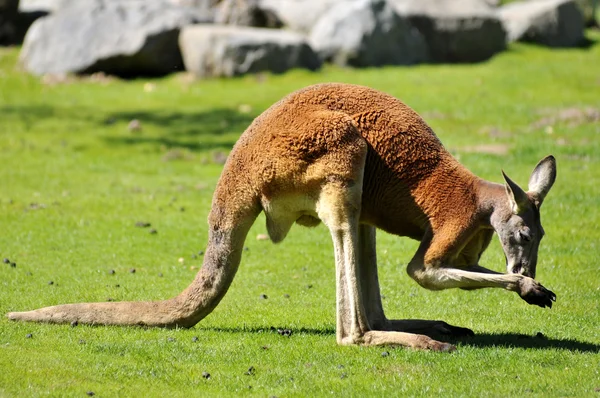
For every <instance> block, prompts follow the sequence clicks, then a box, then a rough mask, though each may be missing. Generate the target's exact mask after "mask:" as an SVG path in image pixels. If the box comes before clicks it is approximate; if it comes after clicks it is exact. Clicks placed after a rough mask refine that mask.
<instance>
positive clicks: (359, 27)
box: [309, 0, 428, 67]
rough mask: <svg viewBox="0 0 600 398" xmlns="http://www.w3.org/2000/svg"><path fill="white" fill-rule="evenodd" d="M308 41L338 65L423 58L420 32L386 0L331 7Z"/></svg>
mask: <svg viewBox="0 0 600 398" xmlns="http://www.w3.org/2000/svg"><path fill="white" fill-rule="evenodd" d="M309 43H310V44H311V46H312V48H313V49H315V51H316V52H317V53H318V54H319V56H321V58H322V59H324V60H326V61H332V62H334V63H336V64H338V65H342V66H345V65H351V66H358V67H364V66H380V65H389V64H393V65H403V64H404V65H406V64H415V63H418V62H423V61H426V60H427V57H428V50H427V45H426V43H425V40H424V38H423V36H422V35H421V33H420V32H419V31H418V30H417V29H416V28H415V27H413V26H412V24H411V23H410V22H409V20H408V19H407V18H402V17H400V16H399V15H397V14H396V13H395V12H394V10H393V9H392V7H391V6H390V5H389V4H388V2H387V1H386V0H352V1H349V2H344V3H338V4H335V5H334V6H333V7H331V8H330V9H329V10H328V11H327V12H326V13H325V14H324V15H323V16H322V17H321V18H320V19H319V21H318V22H317V23H316V25H315V26H314V27H313V29H312V31H311V33H310V37H309Z"/></svg>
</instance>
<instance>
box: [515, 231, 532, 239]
mask: <svg viewBox="0 0 600 398" xmlns="http://www.w3.org/2000/svg"><path fill="white" fill-rule="evenodd" d="M517 240H518V241H519V242H530V241H531V232H530V231H529V230H528V229H521V230H519V231H517Z"/></svg>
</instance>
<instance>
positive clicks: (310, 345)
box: [0, 32, 600, 397]
mask: <svg viewBox="0 0 600 398" xmlns="http://www.w3.org/2000/svg"><path fill="white" fill-rule="evenodd" d="M588 36H589V38H590V39H591V41H592V45H591V46H590V47H588V48H584V49H564V50H549V49H546V48H541V47H536V46H528V45H519V44H516V45H511V47H510V49H509V51H507V52H505V53H502V54H500V55H498V56H496V57H494V58H493V59H492V60H490V61H488V62H485V63H481V64H476V65H423V66H416V67H386V68H379V69H360V70H357V69H340V68H334V67H326V68H325V69H323V70H322V71H320V72H318V73H310V72H303V71H293V72H290V73H287V74H284V75H277V76H274V75H259V76H250V77H244V78H239V79H232V80H209V81H194V79H191V78H190V77H189V76H187V75H185V74H178V75H173V76H169V77H166V78H162V79H151V80H145V79H140V80H132V81H122V80H117V79H112V78H109V77H105V76H93V77H89V78H66V79H50V78H44V79H40V78H36V77H33V76H30V75H28V74H26V73H25V72H23V71H22V70H21V69H20V68H19V67H18V65H17V56H18V48H9V49H0V231H1V232H0V259H3V258H7V259H9V261H10V263H14V265H15V266H11V264H10V263H9V264H5V263H0V314H1V315H2V316H1V317H0V369H2V371H1V372H0V396H2V397H17V396H84V395H85V394H86V393H88V394H89V395H91V393H94V394H95V395H96V396H140V395H142V394H143V395H144V396H156V397H158V396H173V397H178V396H182V397H183V396H238V395H256V396H262V397H270V396H279V397H284V396H285V397H288V396H298V397H301V396H324V395H333V396H357V397H358V396H422V395H436V396H477V397H480V396H498V397H505V396H539V397H542V396H543V397H548V396H561V397H562V396H571V397H584V396H589V397H598V396H600V395H599V394H600V355H599V352H600V327H599V326H600V266H599V265H598V255H599V253H600V244H599V243H598V242H600V228H598V225H599V224H600V210H599V206H600V179H599V178H600V140H599V137H600V67H599V65H600V34H598V33H594V32H589V33H588ZM595 43H598V44H595ZM325 81H341V82H351V83H357V84H363V85H368V86H371V87H374V88H377V89H381V90H383V91H386V92H388V93H390V94H392V95H394V96H396V97H398V98H401V99H402V100H404V101H405V102H406V103H407V104H409V105H410V106H411V107H413V108H414V109H415V110H417V112H419V113H420V114H421V115H423V117H424V118H425V120H426V121H427V122H428V123H429V124H430V125H431V126H432V127H433V129H434V130H435V131H436V133H437V134H438V136H439V137H440V139H441V140H442V141H443V142H444V143H445V145H446V147H447V148H449V149H450V150H451V152H452V153H453V154H455V156H456V157H457V158H458V159H460V161H461V162H462V163H463V164H465V165H466V166H467V167H469V168H470V169H471V170H472V171H474V172H475V173H476V174H478V175H480V176H482V177H484V178H487V179H490V180H492V181H497V182H500V181H501V173H500V171H501V170H502V169H503V170H504V171H505V172H506V173H507V174H508V175H509V176H511V177H512V178H513V179H514V180H515V181H517V182H518V183H520V184H522V185H523V186H526V185H527V179H528V177H529V174H530V172H531V170H532V168H533V166H534V165H535V164H536V162H537V161H538V160H539V159H541V158H542V157H543V156H545V155H547V154H550V153H552V154H554V155H555V156H556V158H557V163H558V179H557V182H556V184H555V186H554V187H553V189H552V191H551V192H550V194H549V195H548V197H547V199H546V201H545V202H544V206H543V208H542V217H543V223H544V228H545V230H546V234H547V235H546V238H545V239H544V241H543V242H542V246H541V248H540V253H539V257H540V260H539V263H538V272H537V278H538V280H539V281H540V282H541V283H542V284H543V285H544V286H546V287H547V288H549V289H551V290H553V291H554V292H555V293H556V294H557V296H558V298H557V302H556V303H555V305H554V307H553V308H552V309H541V308H538V307H534V306H530V305H528V304H526V303H525V302H524V301H523V300H521V299H520V298H519V297H518V296H517V295H516V294H514V293H510V292H507V291H502V290H500V289H486V290H480V291H473V292H465V291H460V290H448V291H441V292H431V291H427V290H424V289H422V288H420V287H419V286H418V285H417V284H416V283H415V282H413V281H412V280H410V278H409V277H408V276H407V275H406V272H405V267H406V264H407V262H408V261H409V260H410V258H411V256H412V253H413V252H414V250H415V249H416V245H417V242H414V241H410V240H407V239H405V238H397V237H394V236H390V235H387V234H385V233H381V232H380V233H379V234H378V256H379V268H380V278H381V284H382V293H383V294H384V296H385V298H384V305H385V308H386V313H387V315H388V316H389V317H390V318H421V319H443V320H445V321H447V322H449V323H452V324H456V325H460V326H464V327H468V328H471V329H473V330H474V331H475V333H476V336H475V337H473V338H469V339H465V340H460V341H457V342H455V343H456V344H457V345H458V350H457V351H456V352H454V353H451V354H440V353H431V352H422V351H413V350H408V349H402V348H393V347H383V348H382V347H377V348H368V347H339V346H337V345H336V342H335V280H334V266H333V250H332V244H331V241H330V239H329V233H328V232H327V230H326V229H325V228H324V227H322V226H320V227H317V228H315V229H307V228H302V227H294V228H293V229H292V231H291V233H290V235H289V236H288V238H287V239H286V240H285V241H284V242H283V243H281V244H279V245H273V244H271V243H270V242H269V241H265V240H260V239H257V237H258V236H259V235H260V234H264V233H265V232H266V228H265V225H264V217H262V216H261V218H259V220H258V222H257V223H256V224H255V225H254V227H253V228H252V230H251V231H250V234H249V236H248V239H247V242H246V248H245V251H244V255H243V258H242V264H241V266H240V270H239V272H238V274H237V277H236V279H235V280H234V282H233V284H232V286H231V288H230V290H229V293H228V294H227V296H226V297H225V298H224V299H223V301H222V302H221V304H220V306H218V307H217V309H216V310H215V311H214V312H213V313H212V314H211V315H210V316H208V317H207V318H206V319H205V320H203V321H202V322H201V323H199V324H198V325H197V326H196V327H194V328H192V329H177V330H164V329H143V328H136V327H131V328H123V327H91V326H81V325H80V326H76V327H71V326H69V325H60V326H57V325H39V324H31V323H15V322H10V321H9V320H8V319H6V318H5V317H4V314H6V313H7V312H9V311H22V310H28V309H33V308H37V307H41V306H47V305H53V304H59V303H67V302H79V301H105V300H107V299H113V300H150V299H162V298H168V297H171V296H173V295H175V294H177V293H178V292H180V291H181V290H183V289H184V288H185V287H186V286H187V285H188V284H189V283H190V282H191V280H192V279H193V277H194V275H195V273H196V272H197V269H198V267H199V266H200V265H201V262H202V251H203V250H204V249H205V244H206V241H207V223H206V217H207V214H208V211H209V208H210V201H211V195H212V192H213V190H214V187H215V185H216V182H217V179H218V177H219V173H220V171H221V169H222V163H223V159H224V158H225V157H226V155H227V153H228V151H229V150H230V149H231V147H232V145H233V144H234V142H235V141H236V139H237V137H239V135H240V134H241V132H242V131H243V130H244V128H245V127H246V126H247V125H248V124H249V123H250V122H251V121H252V119H253V118H254V117H256V116H257V115H258V114H260V112H261V111H263V110H264V109H266V108H267V107H268V106H269V105H270V104H272V103H273V102H275V101H277V100H278V99H279V98H281V97H282V96H284V95H285V94H287V93H289V92H291V91H293V90H295V89H298V88H301V87H303V86H306V85H309V84H313V83H317V82H325ZM140 222H143V223H150V224H151V225H150V226H149V227H141V226H137V225H136V224H137V223H140ZM138 225H139V224H138ZM482 264H483V265H487V266H489V267H490V268H492V269H496V270H502V269H503V268H504V257H503V254H502V251H501V249H500V245H499V243H498V242H497V241H496V240H495V241H494V242H493V244H492V245H491V247H490V248H489V249H488V251H487V252H486V254H485V255H484V258H483V259H482ZM280 329H289V330H291V332H292V334H291V336H287V335H282V334H280V333H279V332H278V330H280Z"/></svg>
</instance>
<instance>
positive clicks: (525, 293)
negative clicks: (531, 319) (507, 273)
mask: <svg viewBox="0 0 600 398" xmlns="http://www.w3.org/2000/svg"><path fill="white" fill-rule="evenodd" d="M519 288H520V290H519V296H521V298H522V299H523V300H525V301H526V302H527V303H529V304H533V305H537V306H540V307H542V308H544V307H549V308H552V302H553V301H556V294H554V293H553V292H552V291H550V290H548V289H546V288H545V287H544V286H542V285H541V284H540V283H539V282H537V281H536V280H534V279H531V278H526V279H523V281H522V282H521V284H520V286H519Z"/></svg>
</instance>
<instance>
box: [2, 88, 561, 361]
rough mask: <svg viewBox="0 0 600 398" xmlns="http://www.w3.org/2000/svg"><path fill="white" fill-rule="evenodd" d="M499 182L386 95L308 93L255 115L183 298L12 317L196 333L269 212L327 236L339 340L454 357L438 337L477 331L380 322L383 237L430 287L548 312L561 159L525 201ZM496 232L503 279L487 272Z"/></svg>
mask: <svg viewBox="0 0 600 398" xmlns="http://www.w3.org/2000/svg"><path fill="white" fill-rule="evenodd" d="M502 174H503V176H504V180H505V184H496V183H492V182H487V181H485V180H483V179H480V178H478V177H477V176H475V175H474V174H472V173H471V172H470V171H468V170H467V169H466V168H465V167H464V166H462V165H461V164H460V163H459V162H458V161H457V160H456V159H455V158H453V157H452V155H451V154H450V153H449V152H448V151H446V150H445V149H444V147H443V146H442V143H441V142H440V141H439V139H438V138H437V136H436V135H435V134H434V132H433V131H432V129H431V128H430V127H429V126H428V125H427V124H426V123H425V122H424V121H423V119H422V118H421V117H420V116H419V115H418V114H417V113H416V112H415V111H413V110H412V109H411V108H409V107H408V106H406V105H405V104H404V103H402V102H400V101H399V100H397V99H396V98H394V97H392V96H390V95H387V94H384V93H382V92H380V91H376V90H374V89H371V88H367V87H362V86H357V85H351V84H336V83H330V84H319V85H314V86H310V87H306V88H304V89H301V90H299V91H296V92H294V93H292V94H290V95H288V96H287V97H285V98H283V99H282V100H280V101H279V102H277V103H275V104H274V105H272V106H271V107H270V108H269V109H267V110H266V111H265V112H263V113H262V114H261V115H260V116H258V117H257V118H256V119H255V120H254V121H253V122H252V124H251V125H250V126H249V127H248V128H247V130H246V131H245V132H244V133H243V134H242V135H241V137H240V139H239V140H238V142H237V143H236V144H235V146H234V148H233V150H232V151H231V154H230V155H229V157H228V159H227V162H226V164H225V166H224V169H223V172H222V174H221V177H220V179H219V182H218V184H217V187H216V190H215V193H214V196H213V201H212V207H211V211H210V214H209V217H208V224H209V241H208V245H207V249H206V253H205V257H204V262H203V265H202V267H201V269H200V270H199V272H198V274H197V276H196V278H195V279H194V281H193V282H192V284H191V285H190V286H189V287H187V288H186V289H185V290H184V291H183V292H182V293H180V294H179V295H178V296H176V297H174V298H171V299H168V300H164V301H150V302H107V303H81V304H65V305H57V306H53V307H46V308H41V309H37V310H33V311H28V312H11V313H9V314H8V317H9V318H10V319H13V320H21V321H36V322H51V323H71V322H78V323H80V324H96V325H97V324H102V325H142V326H159V327H185V328H189V327H192V326H194V325H195V324H196V323H198V322H199V321H200V320H202V319H203V318H204V317H206V316H207V315H208V314H209V313H210V312H211V311H212V310H213V309H214V308H215V307H216V306H217V305H218V303H219V302H220V300H221V299H222V298H223V296H224V295H225V293H226V292H227V290H228V288H229V286H230V284H231V282H232V280H233V278H234V276H235V274H236V271H237V269H238V266H239V263H240V259H241V255H242V248H243V244H244V240H245V238H246V235H247V234H248V231H249V229H250V227H251V225H252V224H253V223H254V221H255V219H256V218H257V216H258V215H259V214H260V212H261V211H264V213H265V215H266V228H267V231H268V234H269V237H270V239H271V240H272V241H273V242H274V243H278V242H281V241H282V240H283V239H284V238H285V236H286V234H287V233H288V231H289V230H290V228H291V227H292V225H293V224H294V223H297V224H300V225H303V226H307V227H312V226H316V225H317V224H319V223H320V222H321V221H322V222H324V224H325V225H326V226H327V228H328V229H329V231H330V233H331V237H332V239H333V245H334V254H335V268H336V304H337V305H336V318H337V319H336V338H337V342H338V344H342V345H351V344H361V345H400V346H407V347H412V348H416V349H428V350H434V351H452V350H454V349H455V346H454V345H452V344H450V343H446V342H441V341H438V340H435V339H434V338H433V337H435V336H437V335H440V334H441V335H450V336H461V335H472V334H473V332H472V331H471V330H470V329H467V328H462V327H458V326H452V325H449V324H447V323H446V322H443V321H429V320H391V319H388V318H387V317H386V316H385V314H384V310H383V306H382V302H381V294H380V290H379V280H378V276H377V257H376V251H375V231H376V228H380V229H382V230H384V231H387V232H389V233H392V234H395V235H399V236H406V237H409V238H413V239H417V240H419V241H420V242H421V243H420V245H419V248H418V250H417V252H416V253H415V255H414V257H413V258H412V259H411V260H410V262H409V264H408V267H407V272H408V274H409V276H410V277H411V278H413V279H414V280H415V281H416V282H417V283H418V284H419V285H421V286H422V287H424V288H426V289H431V290H440V289H449V288H461V289H466V290H470V289H479V288H487V287H496V288H504V289H507V290H510V291H513V292H516V293H518V294H519V296H520V297H521V298H522V299H524V300H525V301H526V302H527V303H529V304H535V305H538V306H540V307H552V302H553V301H555V300H556V295H555V294H554V293H553V292H551V291H550V290H548V289H546V288H545V287H543V286H542V285H541V284H540V283H538V282H537V281H536V280H534V279H533V278H535V272H536V264H537V253H538V247H539V244H540V240H541V239H542V237H543V236H544V230H543V228H542V225H541V223H540V207H541V205H542V202H543V201H544V198H545V197H546V195H547V194H548V191H549V190H550V188H551V187H552V185H553V183H554V181H555V178H556V161H555V159H554V157H553V156H547V157H545V158H544V159H542V160H541V161H540V162H539V163H538V164H537V166H536V167H535V168H534V170H533V172H532V174H531V177H530V178H529V187H528V191H527V192H525V191H524V190H523V189H522V188H520V187H519V186H518V185H517V184H516V183H514V182H513V181H512V180H511V179H510V178H508V177H507V176H506V175H505V174H504V173H502ZM494 231H495V232H496V233H497V234H498V236H499V238H500V242H501V245H502V248H503V251H504V254H505V256H506V271H507V273H506V274H502V273H498V272H494V271H491V270H489V269H487V268H484V267H482V266H480V265H479V259H480V257H481V255H482V253H483V251H484V250H485V249H486V248H487V247H488V245H489V243H490V241H491V239H492V237H493V234H494ZM432 336H433V337H432Z"/></svg>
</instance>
